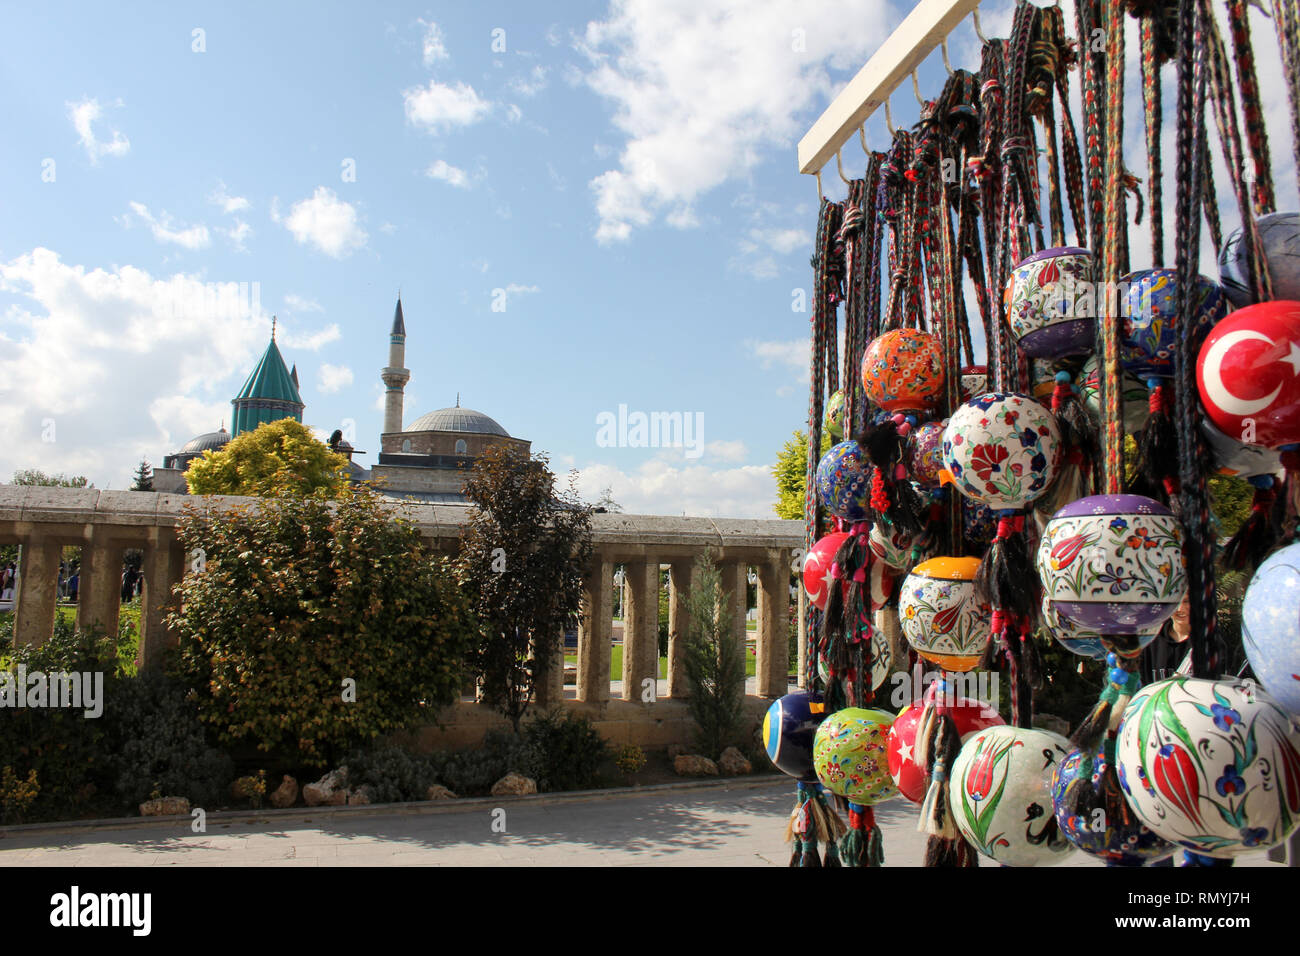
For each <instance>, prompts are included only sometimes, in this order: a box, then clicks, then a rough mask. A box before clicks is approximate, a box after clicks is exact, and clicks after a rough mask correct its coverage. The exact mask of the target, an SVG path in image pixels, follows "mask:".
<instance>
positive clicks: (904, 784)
mask: <svg viewBox="0 0 1300 956" xmlns="http://www.w3.org/2000/svg"><path fill="white" fill-rule="evenodd" d="M940 694H943V697H944V699H943V700H942V701H940V700H939V696H940ZM927 703H930V704H936V705H939V704H942V705H943V710H944V712H945V713H946V714H947V715H948V716H949V717H951V718H952V721H953V724H954V725H955V726H956V728H957V736H958V737H961V738H963V739H964V738H965V737H966V735H967V734H973V733H974V732H975V731H977V730H983V729H984V728H985V727H995V726H997V725H998V724H1002V723H1004V721H1003V720H1002V717H1001V715H999V714H998V712H997V708H995V707H993V706H991V705H990V704H986V703H984V702H983V701H981V700H975V699H973V698H970V697H958V696H956V695H955V694H953V692H952V691H947V692H944V691H941V690H940V689H939V686H938V685H937V684H931V685H930V686H929V687H927V688H926V689H925V693H924V695H922V698H921V700H920V701H919V702H916V701H914V702H913V703H911V704H909V705H908V706H907V707H905V708H903V710H901V711H899V714H898V716H897V717H895V718H894V722H893V724H891V725H890V728H889V734H888V736H887V737H886V738H885V758H886V760H887V761H888V762H889V775H890V777H892V778H893V780H894V786H896V787H898V792H899V793H901V794H902V795H903V796H904V797H905V798H907V799H908V800H910V801H912V802H913V803H920V802H922V801H923V800H924V799H925V791H926V788H927V787H929V785H930V781H929V778H928V776H927V775H926V772H925V768H924V767H922V766H921V765H920V764H919V763H917V762H916V752H915V751H916V732H917V730H918V729H919V726H920V723H921V715H922V713H923V711H924V710H925V705H926V704H927Z"/></svg>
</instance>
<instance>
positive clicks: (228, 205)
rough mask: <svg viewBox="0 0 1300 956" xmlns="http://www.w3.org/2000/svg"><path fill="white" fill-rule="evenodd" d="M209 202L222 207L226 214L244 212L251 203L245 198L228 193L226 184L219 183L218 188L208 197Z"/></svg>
mask: <svg viewBox="0 0 1300 956" xmlns="http://www.w3.org/2000/svg"><path fill="white" fill-rule="evenodd" d="M208 202H210V203H212V204H213V205H214V206H220V207H221V211H222V212H224V213H233V212H243V211H244V210H245V209H248V208H249V202H248V200H247V199H245V198H244V197H243V196H232V195H230V193H228V192H227V191H226V184H225V183H223V182H218V183H217V188H216V189H215V190H214V191H213V193H212V195H211V196H209V197H208Z"/></svg>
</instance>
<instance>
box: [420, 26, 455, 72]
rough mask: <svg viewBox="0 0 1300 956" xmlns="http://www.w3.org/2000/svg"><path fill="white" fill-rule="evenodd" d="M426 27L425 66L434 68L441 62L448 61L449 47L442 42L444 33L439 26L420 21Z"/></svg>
mask: <svg viewBox="0 0 1300 956" xmlns="http://www.w3.org/2000/svg"><path fill="white" fill-rule="evenodd" d="M419 22H420V23H421V24H422V25H423V26H424V43H423V49H424V65H425V66H433V64H435V63H437V62H438V61H439V60H445V59H447V58H448V57H449V56H450V54H449V53H448V52H447V46H446V44H445V43H443V41H442V31H441V30H440V29H438V24H436V23H434V22H432V21H430V22H428V23H425V21H423V20H421V21H419Z"/></svg>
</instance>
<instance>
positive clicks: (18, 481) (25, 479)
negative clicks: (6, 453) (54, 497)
mask: <svg viewBox="0 0 1300 956" xmlns="http://www.w3.org/2000/svg"><path fill="white" fill-rule="evenodd" d="M13 483H14V484H15V485H49V486H50V487H52V488H93V487H95V486H94V485H92V484H90V482H89V481H87V480H86V476H85V475H75V476H72V475H65V474H62V473H59V474H57V475H47V474H46V473H45V472H43V471H41V470H40V469H39V468H22V469H20V470H18V471H15V472H14V479H13Z"/></svg>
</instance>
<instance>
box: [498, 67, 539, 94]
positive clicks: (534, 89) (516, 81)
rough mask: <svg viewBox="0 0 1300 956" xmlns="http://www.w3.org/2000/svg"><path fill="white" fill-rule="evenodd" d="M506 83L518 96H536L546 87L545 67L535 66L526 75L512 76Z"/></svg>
mask: <svg viewBox="0 0 1300 956" xmlns="http://www.w3.org/2000/svg"><path fill="white" fill-rule="evenodd" d="M506 85H507V86H508V87H509V88H510V89H511V90H513V91H514V92H516V93H518V94H519V95H520V96H527V97H533V96H536V95H537V94H538V93H540V92H542V90H544V89H546V85H547V81H546V67H544V66H535V67H533V68H532V70H531V71H530V72H529V73H528V75H527V76H513V77H511V78H510V81H509V82H508V83H507V84H506Z"/></svg>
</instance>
